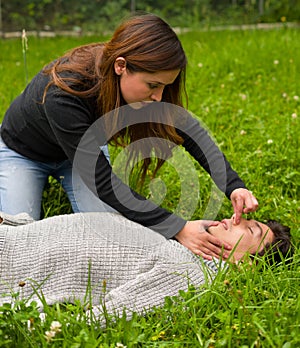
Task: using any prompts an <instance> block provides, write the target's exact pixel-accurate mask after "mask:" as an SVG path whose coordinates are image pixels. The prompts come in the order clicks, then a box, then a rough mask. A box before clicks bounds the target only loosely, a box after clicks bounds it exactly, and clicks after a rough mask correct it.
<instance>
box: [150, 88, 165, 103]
mask: <svg viewBox="0 0 300 348" xmlns="http://www.w3.org/2000/svg"><path fill="white" fill-rule="evenodd" d="M163 91H164V87H161V88H157V89H156V90H155V92H153V93H152V95H151V99H152V100H153V101H157V102H160V101H161V100H162V95H163Z"/></svg>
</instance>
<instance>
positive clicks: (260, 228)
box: [255, 221, 263, 238]
mask: <svg viewBox="0 0 300 348" xmlns="http://www.w3.org/2000/svg"><path fill="white" fill-rule="evenodd" d="M255 225H256V226H257V227H258V228H259V237H260V238H261V237H262V235H263V229H262V227H261V226H260V224H259V223H258V222H257V221H255Z"/></svg>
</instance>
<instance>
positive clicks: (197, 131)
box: [178, 116, 246, 198]
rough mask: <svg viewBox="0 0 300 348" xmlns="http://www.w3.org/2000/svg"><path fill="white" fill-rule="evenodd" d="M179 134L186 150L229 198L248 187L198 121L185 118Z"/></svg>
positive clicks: (188, 117)
mask: <svg viewBox="0 0 300 348" xmlns="http://www.w3.org/2000/svg"><path fill="white" fill-rule="evenodd" d="M178 133H179V134H180V135H181V136H182V137H183V139H184V143H183V146H184V147H185V149H186V150H187V151H188V152H189V153H190V154H191V155H192V156H193V157H194V158H195V159H196V161H197V162H198V163H199V164H200V165H201V166H202V167H203V168H204V169H205V170H206V171H207V173H208V174H209V175H210V176H211V178H212V179H213V181H214V182H215V184H216V185H217V186H218V188H219V189H220V190H221V191H222V192H224V193H225V194H226V196H227V197H228V198H229V197H230V195H231V193H232V191H233V190H235V189H237V188H245V187H246V186H245V184H244V182H243V181H242V180H241V178H240V177H239V176H238V174H237V173H236V172H235V171H234V170H233V169H232V167H231V165H230V163H229V162H228V161H227V159H226V157H225V155H224V154H223V153H222V152H221V151H220V149H219V148H218V146H217V145H216V144H215V142H214V141H213V140H212V138H211V137H210V136H209V134H208V132H207V131H206V130H205V129H204V128H203V127H202V126H201V125H200V123H199V121H198V120H197V119H195V118H194V117H191V116H187V117H185V123H184V126H183V127H181V129H178Z"/></svg>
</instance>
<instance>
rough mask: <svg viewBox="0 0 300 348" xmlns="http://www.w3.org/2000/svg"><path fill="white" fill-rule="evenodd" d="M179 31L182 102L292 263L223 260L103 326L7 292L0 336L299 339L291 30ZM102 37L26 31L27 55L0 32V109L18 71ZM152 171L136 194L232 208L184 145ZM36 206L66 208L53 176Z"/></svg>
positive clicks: (230, 341)
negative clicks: (153, 176)
mask: <svg viewBox="0 0 300 348" xmlns="http://www.w3.org/2000/svg"><path fill="white" fill-rule="evenodd" d="M180 38H181V40H182V43H183V46H184V48H185V50H186V53H187V56H188V60H189V65H188V70H187V91H188V95H189V103H188V109H189V110H190V111H191V112H193V113H194V115H195V117H197V118H199V120H201V122H203V123H204V124H205V126H206V127H207V129H208V130H209V132H210V133H211V135H212V136H213V137H214V139H215V140H216V142H217V143H218V145H219V146H220V148H221V149H222V151H223V152H224V153H225V154H226V157H227V158H228V159H229V161H230V163H231V164H232V166H233V168H234V169H235V170H236V171H237V172H238V173H239V175H240V176H241V177H242V178H243V180H244V181H245V183H246V184H247V186H248V188H249V189H250V190H251V191H253V193H254V194H255V195H256V197H257V198H258V200H259V203H260V207H259V209H258V211H257V212H256V213H255V214H251V216H253V217H254V218H256V219H259V220H264V219H269V218H272V219H277V220H280V221H281V222H282V223H283V224H286V225H288V226H290V227H291V229H292V235H293V237H294V241H295V247H296V248H295V249H296V252H295V255H294V259H293V260H292V263H291V264H290V266H289V267H288V266H287V265H285V264H281V265H279V266H277V267H276V268H275V267H271V268H270V267H266V266H265V265H261V266H260V267H257V268H255V269H254V268H253V267H250V266H249V265H248V264H243V265H240V266H239V267H236V266H232V267H230V269H229V271H228V272H227V273H226V274H219V276H218V277H217V279H216V280H215V281H214V282H213V283H212V284H211V285H210V286H206V287H205V288H204V289H203V292H202V293H201V295H199V292H197V291H195V290H194V289H191V290H190V291H189V292H188V293H185V294H181V295H180V300H177V299H168V300H167V301H166V304H165V306H164V308H161V309H155V310H154V311H153V312H152V313H150V314H149V315H147V317H138V316H135V317H134V318H133V319H132V320H131V321H126V320H125V319H124V318H122V319H119V320H117V321H116V322H114V321H110V322H109V325H108V327H107V329H106V330H102V329H100V328H98V327H97V324H96V323H92V324H91V325H89V324H88V323H87V322H86V319H85V315H84V313H83V311H82V308H81V306H80V305H79V304H75V305H68V306H67V307H66V308H64V307H62V306H55V307H51V308H49V307H46V309H45V312H46V314H47V315H46V320H45V321H41V319H40V318H39V313H38V312H37V309H36V307H35V305H34V304H31V305H29V304H30V301H28V303H26V301H24V300H22V301H19V300H18V299H19V297H18V294H15V295H14V296H15V297H16V302H15V304H12V305H7V306H6V307H5V308H0V311H2V312H3V315H2V316H0V346H3V347H46V346H51V347H122V346H127V347H142V346H143V347H210V348H212V347H234V348H235V347H245V348H246V347H274V348H275V347H284V348H292V347H295V348H296V347H299V346H300V335H299V325H300V301H299V293H300V282H299V246H300V245H299V237H300V229H299V222H300V218H299V217H300V199H299V197H300V164H299V163H300V153H299V147H300V144H299V140H300V127H299V122H300V121H299V120H300V32H299V30H294V29H286V28H281V29H277V30H265V31H259V30H253V31H220V32H213V31H212V32H200V31H199V32H196V31H194V32H189V33H185V34H181V35H180ZM102 39H103V38H97V37H81V38H62V37H57V38H47V39H39V38H33V37H29V39H28V50H27V51H26V64H24V54H23V53H22V44H21V40H20V39H13V40H0V52H1V53H0V76H1V84H0V115H1V116H0V117H2V116H3V115H4V113H5V110H6V108H7V107H8V105H9V103H10V102H11V101H12V100H13V98H14V97H16V96H17V95H18V94H19V93H20V92H21V91H22V90H23V89H24V87H25V84H26V79H27V80H30V79H31V78H32V77H33V76H34V74H35V73H36V72H38V71H39V70H40V68H41V67H42V66H43V65H45V64H46V63H47V62H48V61H50V60H52V59H54V58H55V57H57V56H59V55H61V54H62V53H64V52H65V51H66V50H68V49H69V48H71V47H74V46H76V45H80V44H84V43H88V42H91V41H97V40H102ZM104 39H105V38H104ZM111 152H112V158H113V161H115V162H116V163H114V166H115V168H116V170H117V168H118V163H117V160H116V159H117V158H118V157H117V155H118V151H116V150H115V149H113V148H111ZM187 162H189V163H190V162H191V163H192V167H193V168H191V165H190V164H189V167H188V168H187V167H186V165H185V164H186V163H187ZM195 169H197V170H195ZM178 173H180V176H179V174H178ZM191 173H192V174H193V175H194V176H196V182H194V183H188V185H187V186H188V187H187V186H186V190H187V192H189V193H185V192H184V191H183V192H182V194H181V193H180V192H181V187H180V185H181V184H182V183H183V182H185V181H186V180H187V181H188V179H189V177H190V175H191ZM159 175H160V178H161V181H163V182H164V183H165V186H164V187H165V188H166V194H165V196H164V197H163V198H162V197H161V196H160V193H161V192H162V190H161V189H160V185H161V181H157V183H156V185H157V187H156V185H155V183H154V184H153V185H152V186H151V185H150V188H149V187H146V188H145V189H144V193H145V194H146V195H147V196H148V197H150V198H151V199H153V200H154V201H161V202H162V205H163V206H164V207H166V208H168V209H170V210H172V211H176V212H177V213H178V214H180V215H182V216H183V217H187V216H189V215H191V214H192V217H193V218H198V219H200V218H203V216H206V214H208V213H209V212H208V202H209V200H210V198H211V197H213V196H214V195H215V196H216V198H215V197H213V198H214V199H215V201H216V205H215V210H214V212H213V213H214V214H215V217H216V218H222V217H229V216H230V215H231V214H232V208H231V204H230V202H229V201H228V200H227V199H226V198H224V197H222V196H220V195H219V194H218V192H217V191H216V189H215V188H214V186H213V185H212V184H211V181H210V179H209V177H208V176H207V174H206V173H204V172H203V170H202V169H201V168H199V167H198V166H197V164H196V163H194V162H193V161H192V160H191V159H190V158H188V155H187V154H186V153H184V152H180V153H179V154H178V156H177V157H176V158H175V160H174V161H173V162H171V161H170V162H168V163H166V164H165V165H164V167H163V168H162V169H161V170H160V172H159ZM194 185H196V186H194ZM195 187H197V188H198V187H199V188H200V193H199V200H198V202H197V203H196V206H195V209H193V211H192V212H191V211H190V202H189V200H190V197H196V198H198V190H197V192H193V190H194V191H195ZM180 194H181V195H182V197H180ZM193 199H194V198H193ZM179 201H180V202H182V201H183V203H182V204H180V205H179ZM185 202H187V203H185ZM178 206H179V207H178ZM43 209H44V215H45V216H51V215H55V214H58V213H64V212H68V211H69V205H68V202H67V201H66V199H65V197H64V193H63V192H62V191H61V190H60V189H59V188H58V184H57V183H55V182H53V181H50V182H49V187H48V188H47V190H46V191H45V194H44V201H43ZM20 291H21V289H20ZM53 321H58V322H59V323H60V324H61V328H60V330H61V331H60V332H57V334H56V335H55V337H54V338H52V339H51V340H50V341H49V342H48V341H47V338H46V337H45V332H46V331H49V330H50V325H51V322H53ZM28 322H30V323H31V324H30V325H29V324H28Z"/></svg>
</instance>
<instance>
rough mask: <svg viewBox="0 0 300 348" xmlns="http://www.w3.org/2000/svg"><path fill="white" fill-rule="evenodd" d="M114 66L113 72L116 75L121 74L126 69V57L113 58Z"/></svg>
mask: <svg viewBox="0 0 300 348" xmlns="http://www.w3.org/2000/svg"><path fill="white" fill-rule="evenodd" d="M114 68H115V73H116V74H117V75H122V74H123V72H124V71H125V70H126V59H125V58H123V57H118V58H117V59H116V60H115V64H114Z"/></svg>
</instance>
